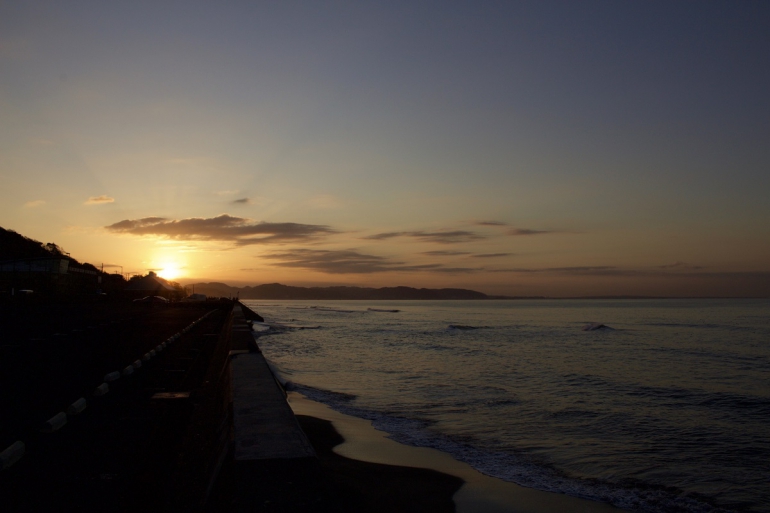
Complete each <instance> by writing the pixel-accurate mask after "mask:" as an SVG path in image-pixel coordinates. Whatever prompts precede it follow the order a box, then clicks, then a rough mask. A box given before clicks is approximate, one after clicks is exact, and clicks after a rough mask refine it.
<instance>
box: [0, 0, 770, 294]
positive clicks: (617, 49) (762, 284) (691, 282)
mask: <svg viewBox="0 0 770 513" xmlns="http://www.w3.org/2000/svg"><path fill="white" fill-rule="evenodd" d="M768 27H770V2H766V1H762V0H756V1H751V0H746V1H741V2H736V1H707V0H697V1H684V0H683V1H676V2H671V1H619V0H605V1H592V0H586V1H581V2H574V1H571V0H566V1H549V0H537V1H519V2H517V1H505V2H494V1H488V2H470V1H468V2H458V1H450V0H444V1H441V2H432V1H420V2H414V1H403V2H402V1H388V2H370V1H355V2H335V1H330V2H292V1H280V2H279V1H276V2H260V1H250V2H247V1H235V2H196V1H184V2H181V1H180V2H171V1H152V2H141V1H132V2H83V1H77V0H73V1H68V2H54V1H50V2H48V1H0V176H1V177H2V178H1V180H2V181H1V182H0V183H1V184H2V187H0V226H2V227H4V228H6V229H12V230H15V231H17V232H19V233H22V234H23V235H26V236H28V237H31V238H34V239H37V240H39V241H41V242H55V243H57V244H59V245H60V246H62V247H63V248H64V249H65V250H66V251H68V252H69V253H70V254H71V255H72V256H73V257H75V258H77V259H78V260H80V261H87V262H90V263H92V264H94V265H96V266H102V265H103V266H104V268H105V270H108V271H110V272H123V273H143V274H144V273H146V272H148V271H149V270H155V271H156V272H158V273H159V274H160V275H161V276H164V277H167V278H170V279H173V280H176V281H180V282H182V283H195V282H201V281H206V282H208V281H218V282H225V283H228V284H231V285H256V284H260V283H274V282H280V283H284V284H289V285H302V286H319V285H359V286H373V287H382V286H395V285H407V286H414V287H462V288H470V289H474V290H479V291H482V292H486V293H488V294H504V295H515V296H566V297H578V296H595V295H654V296H764V297H768V296H770V201H769V199H770V194H769V193H770V94H768V91H770V65H768V63H770V30H768Z"/></svg>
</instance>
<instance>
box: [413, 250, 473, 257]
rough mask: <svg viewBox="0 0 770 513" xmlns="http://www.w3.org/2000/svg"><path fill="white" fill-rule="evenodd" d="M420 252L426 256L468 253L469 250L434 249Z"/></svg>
mask: <svg viewBox="0 0 770 513" xmlns="http://www.w3.org/2000/svg"><path fill="white" fill-rule="evenodd" d="M421 254H423V255H428V256H457V255H470V252H468V251H452V250H441V249H439V250H436V251H424V252H422V253H421Z"/></svg>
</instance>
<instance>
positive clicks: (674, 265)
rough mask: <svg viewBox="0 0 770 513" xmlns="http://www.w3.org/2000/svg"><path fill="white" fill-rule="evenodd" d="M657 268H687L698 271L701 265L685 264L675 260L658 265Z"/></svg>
mask: <svg viewBox="0 0 770 513" xmlns="http://www.w3.org/2000/svg"><path fill="white" fill-rule="evenodd" d="M658 269H689V270H691V271H698V270H700V269H703V267H702V266H700V265H691V264H686V263H684V262H676V263H673V264H668V265H659V266H658Z"/></svg>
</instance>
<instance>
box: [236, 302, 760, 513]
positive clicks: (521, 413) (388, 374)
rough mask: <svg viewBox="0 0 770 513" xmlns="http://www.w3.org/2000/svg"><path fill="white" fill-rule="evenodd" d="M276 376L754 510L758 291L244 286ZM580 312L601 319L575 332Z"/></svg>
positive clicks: (526, 466) (387, 414)
mask: <svg viewBox="0 0 770 513" xmlns="http://www.w3.org/2000/svg"><path fill="white" fill-rule="evenodd" d="M244 303H245V304H247V305H248V306H249V307H250V308H252V309H253V310H255V311H257V312H259V313H260V314H261V315H262V316H263V317H265V320H266V321H267V322H268V323H277V324H281V325H283V326H284V327H278V328H276V327H273V328H270V329H267V328H266V327H260V329H264V330H266V331H263V332H261V333H260V336H259V339H258V343H259V346H260V348H261V349H262V351H263V353H264V354H265V356H266V357H267V359H268V360H269V361H270V362H271V364H272V365H273V366H274V367H275V370H276V371H277V373H278V374H279V375H280V377H281V379H282V380H285V381H286V382H287V387H288V388H290V389H294V390H297V391H299V392H300V393H302V394H304V395H306V396H307V397H309V398H310V399H313V400H315V401H319V402H322V403H325V404H327V405H329V406H331V407H332V408H333V409H335V410H338V411H340V412H342V413H346V414H349V415H353V416H356V417H360V418H365V419H369V420H371V421H372V422H373V425H374V427H376V428H377V429H380V430H382V431H385V432H387V433H389V434H390V436H391V438H393V439H395V440H397V441H399V442H401V443H405V444H409V445H415V446H421V447H432V448H435V449H439V450H441V451H444V452H447V453H449V454H451V455H452V456H454V457H455V458H456V459H458V460H461V461H464V462H466V463H468V464H470V465H471V466H473V467H474V468H476V469H477V470H479V471H480V472H482V473H484V474H487V475H489V476H493V477H497V478H500V479H503V480H506V481H511V482H514V483H517V484H520V485H523V486H527V487H531V488H536V489H540V490H546V491H553V492H559V493H564V494H568V495H572V496H576V497H581V498H587V499H592V500H597V501H603V502H608V503H611V504H613V505H615V506H618V507H620V508H624V509H628V510H633V511H645V512H716V511H756V512H767V513H770V301H768V300H743V299H740V300H739V299H726V300H711V299H708V300H707V299H701V300H680V299H676V300H673V299H672V300H507V301H497V300H488V301H323V302H311V301H285V302H279V301H244ZM592 323H603V324H604V325H605V327H604V328H601V329H597V330H593V331H584V330H583V328H584V327H586V326H587V325H589V324H592Z"/></svg>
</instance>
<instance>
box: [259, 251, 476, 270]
mask: <svg viewBox="0 0 770 513" xmlns="http://www.w3.org/2000/svg"><path fill="white" fill-rule="evenodd" d="M262 258H267V259H271V260H278V262H277V263H275V264H274V265H276V266H279V267H292V268H299V269H306V270H311V271H319V272H323V273H327V274H372V273H382V272H441V273H468V272H475V271H478V270H479V269H474V268H462V267H452V268H449V267H443V266H441V265H440V264H421V265H408V264H406V263H404V262H396V261H391V260H389V259H388V258H386V257H381V256H376V255H367V254H364V253H359V252H358V251H356V250H352V249H348V250H320V249H292V250H289V251H281V252H274V253H270V254H268V255H265V256H263V257H262Z"/></svg>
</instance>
